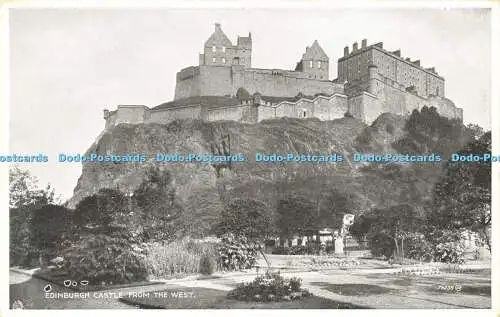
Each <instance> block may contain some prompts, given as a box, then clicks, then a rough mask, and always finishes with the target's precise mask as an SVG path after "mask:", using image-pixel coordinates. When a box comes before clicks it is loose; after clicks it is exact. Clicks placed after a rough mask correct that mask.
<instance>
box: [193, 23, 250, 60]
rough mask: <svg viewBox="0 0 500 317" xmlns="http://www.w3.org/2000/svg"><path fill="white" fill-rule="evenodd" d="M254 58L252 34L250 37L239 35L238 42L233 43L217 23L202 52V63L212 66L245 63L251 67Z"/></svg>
mask: <svg viewBox="0 0 500 317" xmlns="http://www.w3.org/2000/svg"><path fill="white" fill-rule="evenodd" d="M251 58H252V35H251V34H250V33H249V34H248V37H240V36H238V40H237V44H236V45H233V43H232V42H231V40H229V38H228V37H227V36H226V34H225V33H224V32H223V31H222V28H221V25H220V24H219V23H215V30H214V33H212V35H210V37H209V38H208V40H207V41H206V42H205V45H204V47H203V54H200V65H210V66H228V67H229V66H232V65H243V67H245V68H250V67H251Z"/></svg>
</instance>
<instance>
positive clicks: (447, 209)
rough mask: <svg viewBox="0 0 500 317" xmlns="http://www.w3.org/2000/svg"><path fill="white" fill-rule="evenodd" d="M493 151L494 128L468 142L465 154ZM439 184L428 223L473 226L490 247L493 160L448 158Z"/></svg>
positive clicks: (447, 226) (450, 227)
mask: <svg viewBox="0 0 500 317" xmlns="http://www.w3.org/2000/svg"><path fill="white" fill-rule="evenodd" d="M483 153H491V132H487V133H484V134H483V135H482V136H481V137H480V138H478V139H475V140H473V141H472V142H470V143H469V144H467V145H466V146H465V147H464V148H463V149H462V151H460V152H459V153H458V154H459V155H462V156H468V155H471V154H472V155H477V154H479V155H482V154H483ZM445 172H446V174H445V175H444V176H443V177H442V179H441V180H440V181H439V182H438V183H437V184H436V186H435V189H434V200H433V204H432V209H431V210H429V212H428V219H429V223H431V224H432V225H433V226H434V227H436V228H439V229H447V230H461V229H470V230H472V231H475V232H477V233H478V234H480V235H481V237H482V238H483V240H484V242H485V243H486V244H487V246H488V248H489V249H490V251H491V245H490V234H489V230H490V226H491V162H482V161H479V162H451V161H450V162H448V163H447V164H446V167H445Z"/></svg>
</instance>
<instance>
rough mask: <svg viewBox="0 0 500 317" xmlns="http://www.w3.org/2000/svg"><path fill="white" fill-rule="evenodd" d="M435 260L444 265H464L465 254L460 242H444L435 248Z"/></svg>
mask: <svg viewBox="0 0 500 317" xmlns="http://www.w3.org/2000/svg"><path fill="white" fill-rule="evenodd" d="M434 260H435V261H438V262H444V263H453V264H462V263H464V262H465V252H464V248H463V246H461V244H460V243H459V242H455V241H448V242H442V243H439V244H437V245H436V246H435V250H434Z"/></svg>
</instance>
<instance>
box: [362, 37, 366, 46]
mask: <svg viewBox="0 0 500 317" xmlns="http://www.w3.org/2000/svg"><path fill="white" fill-rule="evenodd" d="M361 48H366V39H363V40H362V41H361Z"/></svg>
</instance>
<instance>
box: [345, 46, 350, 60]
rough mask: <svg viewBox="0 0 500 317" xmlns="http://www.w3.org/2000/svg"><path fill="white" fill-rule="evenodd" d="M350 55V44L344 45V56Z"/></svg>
mask: <svg viewBox="0 0 500 317" xmlns="http://www.w3.org/2000/svg"><path fill="white" fill-rule="evenodd" d="M347 55H349V46H346V47H344V57H345V56H347Z"/></svg>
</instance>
